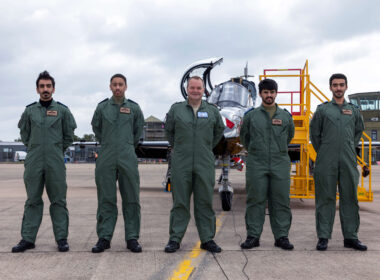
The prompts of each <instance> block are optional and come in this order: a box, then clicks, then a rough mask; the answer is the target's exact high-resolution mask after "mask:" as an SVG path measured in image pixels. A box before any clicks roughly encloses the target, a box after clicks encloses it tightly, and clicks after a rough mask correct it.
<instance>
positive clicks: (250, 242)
mask: <svg viewBox="0 0 380 280" xmlns="http://www.w3.org/2000/svg"><path fill="white" fill-rule="evenodd" d="M259 246H260V239H259V238H257V237H253V236H247V239H246V240H245V241H244V242H243V243H241V244H240V247H241V248H242V249H252V248H253V247H259Z"/></svg>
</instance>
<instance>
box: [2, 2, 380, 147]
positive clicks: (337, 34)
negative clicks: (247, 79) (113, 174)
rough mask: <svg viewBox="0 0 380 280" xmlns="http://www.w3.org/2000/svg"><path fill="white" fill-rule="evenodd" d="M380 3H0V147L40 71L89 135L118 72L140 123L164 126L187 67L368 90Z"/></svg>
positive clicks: (12, 133) (374, 73)
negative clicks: (298, 72)
mask: <svg viewBox="0 0 380 280" xmlns="http://www.w3.org/2000/svg"><path fill="white" fill-rule="evenodd" d="M379 8H380V2H378V1H375V0H373V1H372V0H367V1H361V2H360V3H359V4H358V2H357V1H354V0H350V1H343V0H339V1H333V2H332V1H327V0H321V1H308V2H307V3H306V2H305V1H301V0H293V1H290V0H289V1H283V0H267V1H238V2H236V1H232V0H228V1H227V0H226V1H216V0H212V1H200V0H196V1H191V2H190V1H173V0H164V1H153V0H143V1H116V0H110V1H89V0H85V1H75V2H74V1H71V0H68V1H50V2H46V1H41V0H36V1H22V2H17V1H1V2H0V9H1V11H2V17H1V18H0V36H1V38H2V44H0V109H1V110H0V118H1V121H0V140H13V139H15V138H17V137H18V129H17V121H18V118H19V116H20V115H21V113H22V111H23V109H24V107H25V105H27V104H29V103H31V102H33V101H35V100H38V96H37V95H36V93H35V79H36V78H37V76H38V73H39V72H41V71H43V70H45V69H47V70H48V71H50V72H51V74H52V75H53V76H54V77H55V78H56V82H57V84H56V93H55V98H56V99H57V100H59V101H61V102H62V103H64V104H66V105H68V106H69V107H70V109H71V111H72V112H73V114H74V116H75V117H76V119H77V123H78V129H77V131H76V134H77V135H83V134H84V133H90V132H91V126H90V121H91V118H92V113H93V111H94V110H95V108H96V105H97V103H98V102H100V101H101V100H103V99H104V98H106V97H109V96H110V91H109V78H110V76H111V75H112V74H114V73H118V72H120V73H124V74H125V75H126V76H127V78H128V91H127V92H126V95H127V97H128V98H131V99H133V100H135V101H136V102H138V103H139V104H140V106H141V107H142V109H143V111H144V114H145V116H146V117H147V116H149V115H154V116H157V117H159V118H161V119H163V118H164V116H165V114H166V112H167V110H168V109H169V108H170V105H171V104H172V103H173V102H176V101H181V100H182V96H181V95H180V92H179V81H180V79H181V76H182V74H183V72H184V71H185V69H186V67H187V66H188V65H189V64H191V63H193V62H194V61H197V60H200V59H205V58H208V57H216V56H223V57H224V63H223V64H222V65H220V66H218V67H217V68H216V69H215V70H214V71H213V73H212V81H213V83H215V84H217V83H220V82H222V81H224V80H226V79H229V78H230V77H231V76H236V75H241V74H242V73H243V67H244V66H245V63H246V62H248V63H249V69H250V73H251V74H254V75H255V76H256V77H255V81H256V82H257V80H258V75H259V74H262V70H263V69H264V68H288V67H296V68H299V67H302V66H303V64H304V63H305V60H306V59H307V58H309V59H310V73H311V74H312V79H313V80H314V81H316V83H317V84H321V87H322V88H323V90H324V91H327V92H328V86H326V80H327V79H328V77H329V75H330V73H332V72H337V71H341V72H345V73H347V74H348V76H349V90H350V91H359V90H371V91H375V90H378V84H377V82H376V79H377V77H378V76H379V75H380V73H379V72H380V70H377V69H376V68H377V67H376V66H377V65H375V63H376V61H379V55H378V51H377V46H378V45H379V38H380V33H379V32H380V30H379V29H380V24H379V21H380V17H378V11H379V10H380V9H379Z"/></svg>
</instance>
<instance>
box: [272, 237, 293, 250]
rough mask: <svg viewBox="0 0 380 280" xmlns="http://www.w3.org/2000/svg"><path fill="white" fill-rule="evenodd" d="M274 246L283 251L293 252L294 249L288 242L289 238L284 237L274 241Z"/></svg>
mask: <svg viewBox="0 0 380 280" xmlns="http://www.w3.org/2000/svg"><path fill="white" fill-rule="evenodd" d="M274 246H276V247H280V248H281V249H284V250H293V248H294V246H293V244H292V243H290V242H289V238H287V237H286V236H283V237H280V238H278V239H276V241H275V243H274Z"/></svg>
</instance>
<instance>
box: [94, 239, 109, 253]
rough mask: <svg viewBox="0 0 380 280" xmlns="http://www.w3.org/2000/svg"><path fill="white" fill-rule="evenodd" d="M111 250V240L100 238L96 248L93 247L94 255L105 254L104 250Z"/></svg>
mask: <svg viewBox="0 0 380 280" xmlns="http://www.w3.org/2000/svg"><path fill="white" fill-rule="evenodd" d="M109 248H111V243H110V241H109V240H107V239H104V238H99V240H98V242H97V243H96V245H95V246H94V247H92V252H93V253H101V252H104V250H106V249H109Z"/></svg>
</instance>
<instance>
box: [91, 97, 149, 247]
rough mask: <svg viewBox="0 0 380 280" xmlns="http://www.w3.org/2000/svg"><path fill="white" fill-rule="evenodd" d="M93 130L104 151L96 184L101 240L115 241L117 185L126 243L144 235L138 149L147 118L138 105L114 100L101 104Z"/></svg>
mask: <svg viewBox="0 0 380 280" xmlns="http://www.w3.org/2000/svg"><path fill="white" fill-rule="evenodd" d="M91 124H92V130H93V131H94V133H95V136H96V138H97V139H98V140H99V142H100V145H101V148H100V151H99V156H98V159H97V160H96V169H95V181H96V186H97V190H98V211H97V216H96V218H97V226H96V230H97V233H98V237H99V238H104V239H107V240H109V241H110V240H111V239H112V236H113V232H114V230H115V225H116V220H117V213H118V212H117V204H116V181H117V180H118V181H119V190H120V194H121V198H122V209H123V217H124V226H125V240H126V241H127V240H130V239H138V238H139V234H140V198H139V197H140V177H139V171H138V166H137V156H136V153H135V147H137V144H138V143H139V140H140V137H141V134H142V130H143V127H144V116H143V113H142V112H141V109H140V107H139V105H138V104H137V103H135V102H134V101H132V100H130V99H124V102H123V103H122V104H121V105H118V104H116V103H115V102H114V99H113V98H111V99H106V100H103V101H102V102H100V103H99V104H98V107H97V108H96V110H95V113H94V116H93V118H92V122H91Z"/></svg>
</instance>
